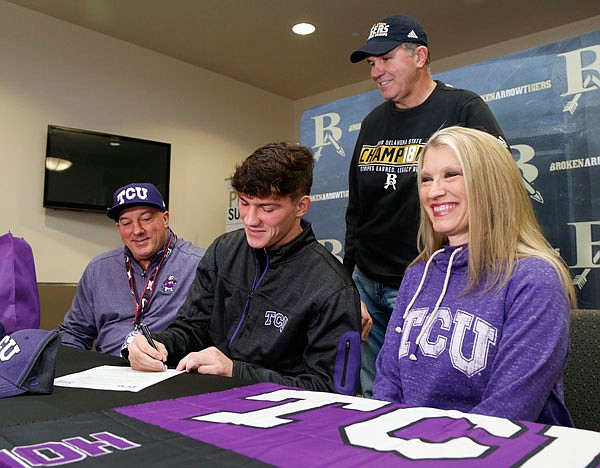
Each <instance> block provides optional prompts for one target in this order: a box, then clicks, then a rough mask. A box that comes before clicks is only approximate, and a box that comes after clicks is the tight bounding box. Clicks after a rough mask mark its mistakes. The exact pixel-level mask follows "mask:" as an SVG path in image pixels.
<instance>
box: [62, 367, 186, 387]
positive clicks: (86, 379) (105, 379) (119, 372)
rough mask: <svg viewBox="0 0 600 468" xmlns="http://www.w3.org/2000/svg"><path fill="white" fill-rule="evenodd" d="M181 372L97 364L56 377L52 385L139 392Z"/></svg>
mask: <svg viewBox="0 0 600 468" xmlns="http://www.w3.org/2000/svg"><path fill="white" fill-rule="evenodd" d="M182 372H184V371H176V370H174V369H167V370H165V371H163V372H143V371H136V370H133V369H131V368H130V367H124V366H98V367H93V368H91V369H88V370H85V371H82V372H77V373H75V374H69V375H63V376H62V377H57V378H55V379H54V385H56V386H58V387H75V388H92V389H95V390H117V391H122V392H139V391H140V390H143V389H144V388H146V387H150V386H151V385H154V384H157V383H159V382H162V381H163V380H167V379H170V378H171V377H174V376H176V375H178V374H181V373H182Z"/></svg>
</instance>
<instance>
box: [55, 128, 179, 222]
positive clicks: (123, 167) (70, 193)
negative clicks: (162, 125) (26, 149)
mask: <svg viewBox="0 0 600 468" xmlns="http://www.w3.org/2000/svg"><path fill="white" fill-rule="evenodd" d="M45 163H46V164H45V176H44V206H45V207H47V208H63V209H71V210H87V211H98V212H104V213H105V212H106V210H107V209H108V208H109V207H111V206H112V195H113V193H114V192H115V190H116V189H117V188H119V187H122V186H123V185H126V184H129V183H130V182H151V183H153V184H154V185H156V187H157V188H158V190H159V191H160V192H161V194H162V196H163V198H164V200H165V204H166V205H167V208H168V206H169V175H170V168H171V145H170V144H169V143H161V142H158V141H151V140H141V139H139V138H132V137H126V136H121V135H112V134H108V133H100V132H94V131H90V130H80V129H77V128H68V127H59V126H57V125H48V139H47V142H46V159H45Z"/></svg>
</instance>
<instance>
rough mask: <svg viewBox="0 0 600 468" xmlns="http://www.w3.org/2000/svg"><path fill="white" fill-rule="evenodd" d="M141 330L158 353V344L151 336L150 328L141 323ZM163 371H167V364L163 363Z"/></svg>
mask: <svg viewBox="0 0 600 468" xmlns="http://www.w3.org/2000/svg"><path fill="white" fill-rule="evenodd" d="M140 328H141V329H142V333H143V335H144V337H145V338H146V340H147V341H148V344H149V345H150V346H152V347H153V348H154V349H155V350H157V351H158V348H157V347H156V343H155V342H154V340H153V339H152V335H151V334H150V330H148V327H147V326H146V325H145V324H143V323H140ZM163 370H167V365H166V364H165V363H163Z"/></svg>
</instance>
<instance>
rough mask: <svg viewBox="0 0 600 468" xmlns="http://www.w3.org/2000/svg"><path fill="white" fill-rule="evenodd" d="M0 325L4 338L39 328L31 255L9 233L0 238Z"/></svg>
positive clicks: (35, 281) (35, 284)
mask: <svg viewBox="0 0 600 468" xmlns="http://www.w3.org/2000/svg"><path fill="white" fill-rule="evenodd" d="M0 323H2V325H3V326H4V329H5V331H6V333H7V334H10V333H12V332H13V331H16V330H22V329H25V328H39V326H40V296H39V292H38V287H37V279H36V275H35V263H34V261H33V251H32V250H31V247H30V246H29V244H28V243H27V242H26V241H25V239H22V238H20V237H14V236H13V235H12V233H10V232H8V233H6V234H4V235H3V236H0Z"/></svg>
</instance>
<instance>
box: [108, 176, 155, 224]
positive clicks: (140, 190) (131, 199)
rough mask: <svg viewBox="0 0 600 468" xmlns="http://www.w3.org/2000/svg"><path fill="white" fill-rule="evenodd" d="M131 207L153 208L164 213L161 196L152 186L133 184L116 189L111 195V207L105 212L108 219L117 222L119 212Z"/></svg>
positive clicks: (148, 184)
mask: <svg viewBox="0 0 600 468" xmlns="http://www.w3.org/2000/svg"><path fill="white" fill-rule="evenodd" d="M132 206H153V207H155V208H158V209H159V210H162V211H166V210H167V208H166V206H165V202H164V201H163V198H162V195H161V194H160V192H159V191H158V189H157V188H156V187H155V186H154V184H150V183H140V182H134V183H132V184H128V185H125V186H124V187H121V188H118V189H117V190H116V192H115V194H114V195H113V206H112V208H109V209H108V211H107V212H106V214H107V216H108V217H109V218H110V219H114V220H115V221H119V216H120V214H121V211H123V210H124V209H125V208H131V207H132Z"/></svg>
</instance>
